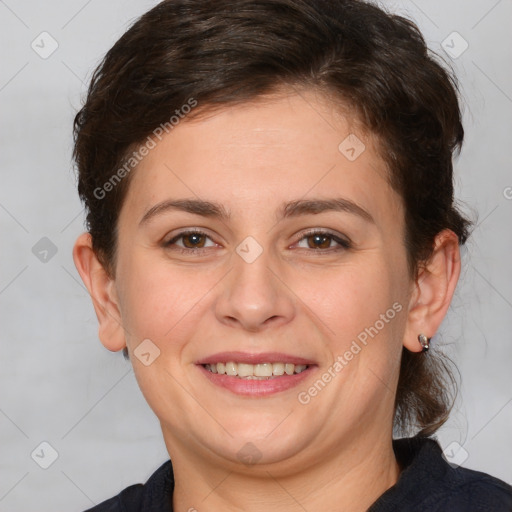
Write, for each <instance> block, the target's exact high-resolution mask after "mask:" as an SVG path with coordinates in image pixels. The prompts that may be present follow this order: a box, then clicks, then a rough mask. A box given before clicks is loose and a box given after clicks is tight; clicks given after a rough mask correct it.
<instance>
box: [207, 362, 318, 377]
mask: <svg viewBox="0 0 512 512" xmlns="http://www.w3.org/2000/svg"><path fill="white" fill-rule="evenodd" d="M203 367H204V368H205V369H206V370H208V371H209V372H211V373H216V374H218V375H229V376H230V377H238V378H239V379H246V380H269V379H275V378H278V377H282V376H283V375H296V374H299V373H302V372H303V371H305V370H306V369H307V368H308V367H309V365H307V364H293V363H258V364H249V363H240V362H238V363H237V362H234V361H227V362H226V363H213V364H204V365H203Z"/></svg>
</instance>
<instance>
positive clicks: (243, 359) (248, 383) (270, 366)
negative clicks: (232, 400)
mask: <svg viewBox="0 0 512 512" xmlns="http://www.w3.org/2000/svg"><path fill="white" fill-rule="evenodd" d="M196 366H197V368H199V369H200V371H201V373H202V374H203V375H204V376H205V377H206V378H207V379H208V380H209V381H210V382H211V383H212V384H214V385H215V386H216V387H220V388H224V389H226V390H228V391H230V392H232V393H235V394H237V395H243V396H254V397H261V396H267V395H271V394H275V393H279V392H282V391H286V390H288V389H291V388H293V387H295V386H297V385H298V384H299V383H301V382H302V381H304V380H305V379H306V378H307V377H308V376H309V375H311V374H312V373H313V371H314V370H315V369H316V368H318V365H317V364H316V363H314V362H313V361H310V360H306V359H303V358H299V357H294V356H290V355H287V354H279V353H265V354H250V353H245V352H229V353H228V352H225V353H222V354H216V355H215V356H211V357H209V358H207V359H204V360H201V361H198V362H197V363H196Z"/></svg>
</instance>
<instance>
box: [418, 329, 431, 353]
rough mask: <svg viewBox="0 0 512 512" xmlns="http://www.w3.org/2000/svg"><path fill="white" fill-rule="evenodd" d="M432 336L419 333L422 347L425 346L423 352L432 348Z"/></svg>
mask: <svg viewBox="0 0 512 512" xmlns="http://www.w3.org/2000/svg"><path fill="white" fill-rule="evenodd" d="M431 339H432V338H427V336H425V334H423V333H421V334H419V335H418V341H419V342H420V345H421V347H422V348H423V352H427V351H428V349H429V348H430V340H431Z"/></svg>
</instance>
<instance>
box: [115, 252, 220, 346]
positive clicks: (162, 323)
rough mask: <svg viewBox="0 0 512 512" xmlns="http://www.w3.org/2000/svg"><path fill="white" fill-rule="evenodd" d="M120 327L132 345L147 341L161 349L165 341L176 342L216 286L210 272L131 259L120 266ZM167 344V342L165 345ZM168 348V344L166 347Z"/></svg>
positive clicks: (144, 259) (147, 260)
mask: <svg viewBox="0 0 512 512" xmlns="http://www.w3.org/2000/svg"><path fill="white" fill-rule="evenodd" d="M121 279H123V281H124V287H123V290H122V301H121V309H122V317H123V324H124V326H125V329H126V331H127V333H128V335H127V337H128V338H131V343H132V345H133V343H136V342H137V341H139V342H140V340H141V339H144V338H149V339H151V340H154V342H155V343H156V344H157V345H159V346H160V347H161V348H164V343H165V342H166V340H167V341H168V340H172V341H174V342H175V343H173V344H172V346H173V347H176V346H177V343H176V342H178V341H179V340H180V339H182V337H180V336H179V335H178V334H179V333H180V332H181V333H183V332H187V329H189V328H190V326H191V323H194V322H193V318H194V316H195V315H196V314H197V313H196V311H197V310H199V309H200V308H201V307H202V305H203V303H204V302H205V301H204V298H205V294H206V293H207V291H208V290H209V289H210V288H212V287H213V286H214V284H215V278H214V277H213V273H212V272H201V271H198V270H197V269H195V268H193V267H192V266H190V267H181V268H176V267H175V266H174V267H173V266H171V265H170V264H169V263H168V262H167V261H165V259H162V258H158V259H157V258H154V257H153V258H150V257H149V256H144V255H140V256H133V257H132V258H131V259H130V260H129V261H126V262H124V265H123V266H122V275H121ZM167 344H168V343H167ZM168 345H169V344H168Z"/></svg>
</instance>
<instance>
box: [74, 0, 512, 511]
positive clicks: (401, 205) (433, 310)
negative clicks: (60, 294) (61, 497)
mask: <svg viewBox="0 0 512 512" xmlns="http://www.w3.org/2000/svg"><path fill="white" fill-rule="evenodd" d="M460 118H461V116H460V111H459V105H458V100H457V94H456V85H455V82H454V79H453V78H452V77H451V76H450V75H449V74H448V73H447V72H446V71H445V70H444V69H443V68H442V67H441V66H440V65H439V64H437V62H436V61H435V59H434V58H432V57H431V56H430V55H429V54H428V52H427V50H426V46H425V42H424V40H423V38H422V36H421V34H420V33H419V31H418V29H417V28H416V27H415V26H414V25H413V24H412V23H411V22H409V21H407V20H405V19H403V18H401V17H399V16H393V15H389V14H387V13H385V12H384V11H382V10H380V9H379V8H377V7H375V6H373V5H370V4H367V3H364V2H362V1H356V0H352V1H317V2H314V3H312V2H306V1H305V0H242V1H239V2H236V3H231V2H227V1H225V0H215V1H213V0H178V1H177V0H171V1H164V2H162V3H160V4H158V5H157V6H156V7H155V8H153V9H152V10H151V11H149V12H148V13H147V14H146V15H144V16H143V17H142V18H141V19H140V20H138V21H137V22H136V23H135V24H134V25H133V26H132V27H131V28H130V29H129V30H128V31H127V32H126V34H125V35H124V36H122V37H121V39H120V40H119V41H118V42H117V43H116V44H115V45H114V47H113V48H112V49H111V50H110V51H109V52H108V54H107V55H106V57H105V59H104V61H103V62H102V64H101V65H100V66H99V68H98V70H97V71H96V73H95V75H94V77H93V79H92V83H91V86H90V89H89V93H88V97H87V100H86V103H85V105H84V107H83V108H82V110H81V111H80V112H79V113H78V115H77V117H76V120H75V158H76V162H77V166H78V172H79V184H78V188H79V193H80V196H81V198H82V200H83V201H84V203H85V205H86V208H87V212H88V216H87V222H88V232H87V233H84V234H83V235H82V236H80V237H79V239H78V240H77V242H76V245H75V248H74V259H75V264H76V266H77V268H78V271H79V272H80V275H81V277H82V279H83V281H84V283H85V285H86V286H87V288H88V290H89V292H90V294H91V298H92V300H93V303H94V307H95V310H96V313H97V316H98V320H99V336H100V339H101V341H102V343H103V344H104V345H105V347H107V348H108V349H109V350H112V351H119V350H123V351H124V352H125V355H127V356H128V357H129V358H130V360H131V362H132V364H133V368H134V372H135V375H136V378H137V381H138V383H139V385H140V388H141V390H142V392H143V394H144V396H145V398H146V400H147V401H148V403H149V405H150V406H151V408H152V409H153V411H154V412H155V414H156V415H157V416H158V418H159V420H160V423H161V427H162V432H163V436H164V440H165V443H166V446H167V449H168V452H169V456H170V459H171V460H170V461H167V462H166V463H165V464H163V465H162V466H161V468H160V469H158V470H157V471H156V472H155V473H154V474H153V475H152V477H151V478H150V479H149V480H148V482H147V483H146V484H145V485H140V484H139V485H136V486H131V487H129V488H127V489H125V490H124V491H123V492H121V493H120V494H119V495H118V496H116V497H114V498H112V499H111V500H108V501H107V502H105V503H103V504H101V505H98V506H97V507H95V508H93V509H91V510H94V511H107V510H108V511H114V510H115V511H117V510H119V511H121V510H123V511H132V510H133V511H136V510H137V511H138V510H148V511H149V510H151V511H164V510H165V511H170V510H174V511H176V512H184V511H194V510H197V511H199V512H203V511H218V510H226V511H229V510H244V511H253V510H261V509H264V510H269V511H271V510H287V511H288V510H289V511H293V510H308V511H313V510H328V511H331V510H332V511H334V510H350V511H364V510H371V511H372V512H375V511H385V510H414V511H434V510H450V511H452V510H453V511H462V510H464V511H467V510H493V511H505V510H507V511H509V510H512V489H511V488H510V487H509V486H508V485H507V484H505V483H504V482H502V481H500V480H498V479H495V478H493V477H491V476H489V475H486V474H483V473H479V472H476V471H471V470H467V469H463V468H454V467H452V466H450V465H449V464H448V463H447V462H446V461H445V460H444V458H443V457H442V453H441V449H440V447H439V445H438V443H437V441H435V440H434V439H433V438H431V437H430V436H432V434H434V433H435V431H436V430H437V429H438V428H439V427H440V426H441V425H442V424H443V422H444V421H445V420H446V419H447V417H448V413H449V409H450V406H451V399H452V397H451V386H450V384H451V381H452V379H451V377H450V373H449V371H448V368H447V366H446V365H445V364H444V363H443V360H442V358H441V355H440V354H437V353H435V351H434V352H432V351H430V352H429V347H430V340H431V338H432V337H433V336H434V335H435V334H436V332H437V330H438V328H439V326H440V324H441V322H442V320H443V318H444V317H445V315H446V312H447V310H448V307H449V305H450V301H451V299H452V296H453V293H454V290H455V287H456V284H457V280H458V278H459V274H460V256H459V246H460V245H461V244H463V243H464V242H465V241H466V239H467V237H468V233H469V224H470V223H469V221H468V220H467V219H465V218H464V216H463V215H462V214H461V213H460V212H459V211H458V210H457V209H456V207H455V205H454V197H453V184H452V155H453V153H454V152H455V151H457V150H459V149H460V146H461V144H462V140H463V128H462V125H461V119H460ZM393 432H395V433H399V434H402V435H404V436H410V437H404V438H402V439H399V440H395V441H393ZM412 434H415V435H412ZM171 461H172V465H171Z"/></svg>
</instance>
